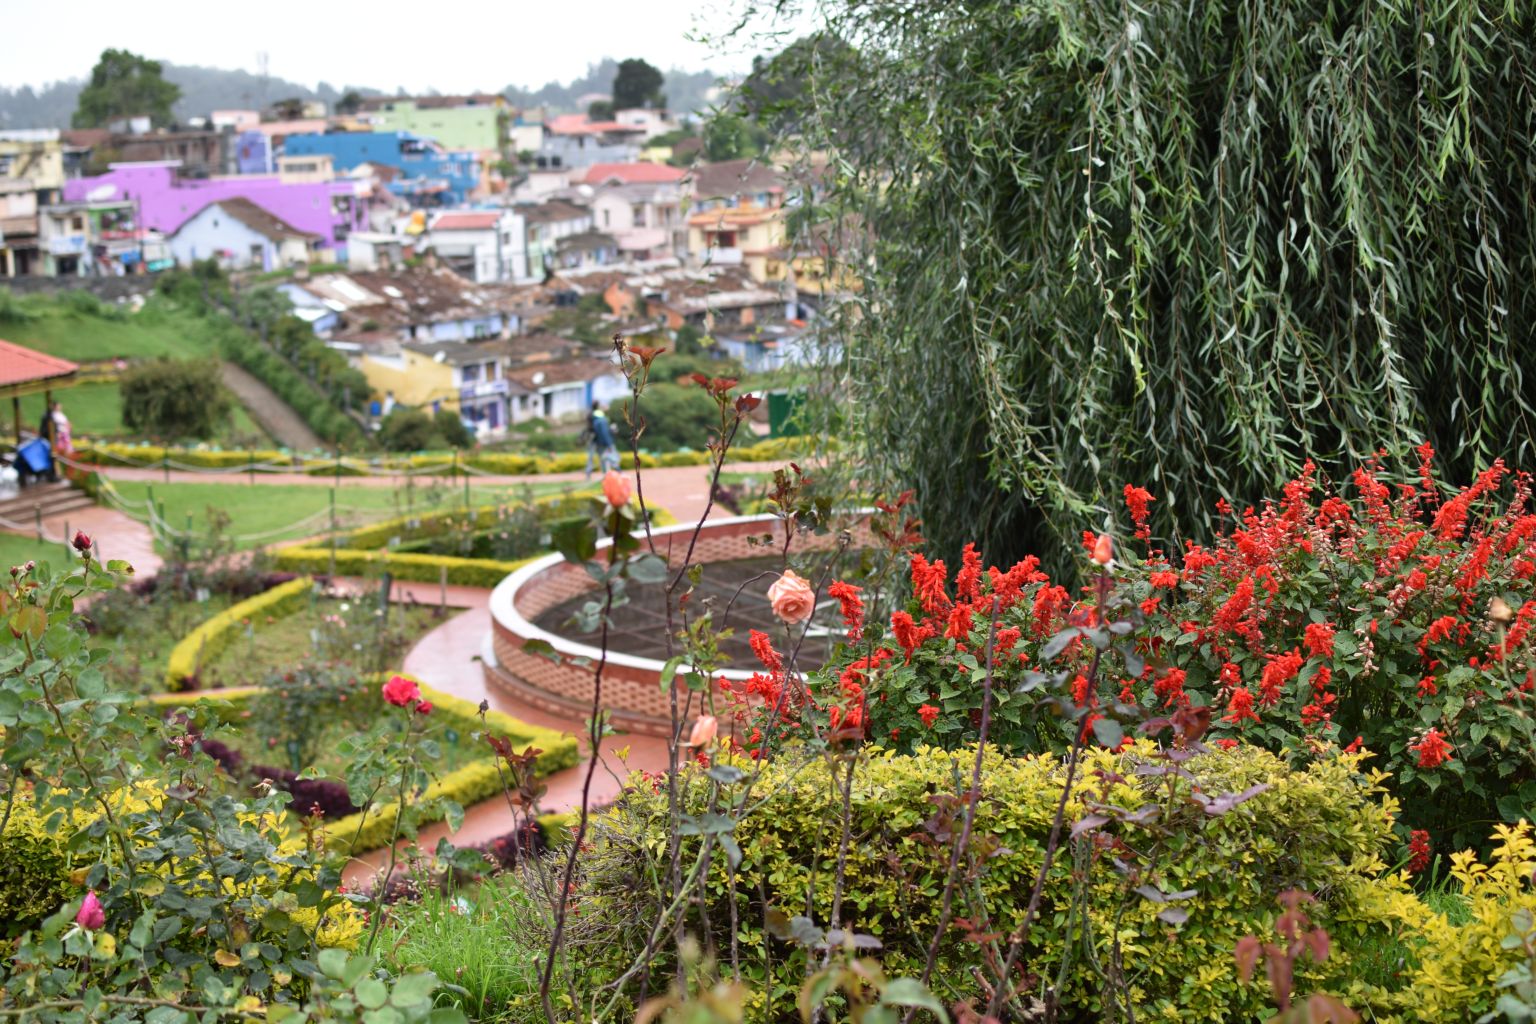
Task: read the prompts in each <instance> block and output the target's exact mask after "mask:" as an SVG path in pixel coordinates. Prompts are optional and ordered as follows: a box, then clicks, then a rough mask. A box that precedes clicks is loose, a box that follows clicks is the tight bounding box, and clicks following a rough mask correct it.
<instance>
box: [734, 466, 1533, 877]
mask: <svg viewBox="0 0 1536 1024" xmlns="http://www.w3.org/2000/svg"><path fill="white" fill-rule="evenodd" d="M1419 452H1420V456H1421V464H1420V466H1419V467H1418V471H1417V473H1416V474H1415V475H1414V479H1412V480H1411V481H1407V482H1397V483H1392V482H1390V481H1388V480H1387V479H1386V478H1385V473H1384V471H1383V469H1382V467H1381V466H1379V465H1377V464H1375V463H1370V464H1367V465H1365V466H1362V467H1361V468H1360V469H1358V470H1356V471H1355V473H1354V474H1353V476H1352V479H1351V486H1350V488H1349V489H1348V491H1347V492H1346V493H1343V494H1341V493H1337V492H1335V491H1333V490H1331V489H1328V488H1326V487H1324V486H1322V485H1321V484H1319V482H1318V481H1317V480H1316V477H1315V471H1314V469H1313V467H1312V466H1311V464H1310V463H1309V464H1308V465H1307V466H1306V467H1305V468H1304V470H1303V471H1302V473H1301V474H1300V475H1299V476H1298V477H1296V478H1295V479H1294V480H1292V481H1290V482H1289V483H1287V484H1286V485H1285V488H1284V491H1283V495H1282V497H1281V499H1280V500H1279V501H1278V502H1268V503H1265V504H1264V505H1263V506H1261V507H1259V508H1250V509H1246V510H1244V511H1243V512H1241V513H1240V514H1239V513H1235V512H1234V510H1233V509H1232V508H1231V507H1230V506H1228V505H1227V504H1226V503H1225V502H1221V503H1219V504H1218V509H1219V511H1220V513H1221V514H1222V516H1223V517H1225V518H1226V520H1227V521H1228V522H1230V524H1231V525H1230V527H1229V528H1228V529H1227V530H1226V531H1225V532H1223V533H1222V534H1221V535H1220V536H1219V537H1217V538H1216V539H1215V541H1214V542H1213V543H1211V544H1195V543H1189V544H1187V545H1185V547H1184V549H1183V550H1182V551H1180V552H1178V553H1177V555H1174V554H1171V553H1168V552H1164V551H1162V550H1160V549H1159V548H1157V547H1156V546H1155V545H1154V544H1153V543H1152V541H1151V538H1150V532H1149V530H1148V528H1147V516H1148V511H1149V508H1148V506H1149V504H1150V503H1151V502H1153V501H1155V500H1156V499H1155V497H1154V496H1153V495H1151V494H1150V493H1149V492H1147V491H1146V490H1144V489H1142V488H1139V487H1131V486H1128V487H1126V489H1125V498H1126V505H1127V511H1128V514H1129V518H1130V523H1131V527H1132V529H1131V531H1130V532H1131V533H1132V535H1133V536H1134V537H1135V538H1136V543H1135V545H1134V547H1136V548H1137V549H1139V550H1138V551H1134V552H1133V551H1132V550H1131V548H1132V545H1131V544H1128V543H1122V544H1119V545H1116V546H1115V550H1114V552H1113V557H1114V561H1113V562H1112V563H1110V569H1111V575H1112V577H1113V580H1114V595H1115V599H1116V600H1118V601H1119V602H1120V603H1121V604H1122V605H1130V606H1134V609H1133V610H1134V615H1132V616H1130V618H1131V619H1133V620H1136V621H1139V622H1140V623H1141V624H1140V625H1139V626H1136V627H1132V626H1130V625H1129V624H1127V625H1125V626H1123V627H1122V630H1123V631H1122V632H1121V633H1119V634H1117V635H1116V636H1114V637H1112V638H1109V641H1107V642H1113V643H1114V644H1115V645H1116V646H1118V647H1120V648H1122V653H1124V654H1125V655H1126V656H1125V658H1124V659H1123V661H1122V660H1120V659H1105V669H1106V670H1105V671H1103V672H1101V673H1100V674H1099V676H1098V678H1099V680H1100V682H1099V685H1098V686H1097V688H1096V689H1093V688H1091V687H1090V685H1089V682H1088V680H1089V678H1090V676H1091V673H1090V672H1089V671H1088V669H1089V667H1090V665H1091V664H1092V663H1093V662H1094V660H1095V657H1096V656H1097V655H1098V654H1099V653H1100V647H1099V646H1098V644H1096V643H1095V642H1093V638H1089V637H1085V636H1084V635H1081V634H1076V635H1074V634H1073V633H1072V632H1071V631H1072V630H1073V629H1081V628H1082V627H1083V626H1085V625H1086V624H1088V623H1089V622H1090V620H1091V618H1092V614H1093V613H1092V611H1091V609H1092V607H1093V605H1094V603H1095V602H1094V600H1093V599H1092V598H1091V597H1088V596H1086V595H1084V594H1082V593H1074V592H1073V590H1071V589H1069V588H1068V587H1067V586H1064V585H1063V584H1062V583H1061V582H1058V581H1054V580H1052V579H1050V578H1049V577H1048V576H1047V575H1046V574H1045V573H1044V572H1042V571H1041V570H1040V568H1039V563H1038V561H1037V560H1035V559H1034V558H1027V559H1025V560H1023V561H1021V562H1019V563H1018V564H1016V565H1014V566H1012V567H1011V568H1008V569H1006V570H1003V569H999V568H996V567H992V568H984V567H983V561H982V558H981V555H980V553H978V552H977V551H976V550H975V548H974V547H969V546H968V547H967V548H966V550H965V554H964V560H963V562H962V564H961V565H960V567H959V568H958V570H957V571H955V572H954V573H953V574H951V572H950V570H949V568H948V567H947V566H945V565H944V563H943V562H941V561H933V562H930V561H928V560H927V559H926V558H924V557H923V556H922V555H921V554H917V555H914V556H913V557H912V560H911V571H910V585H911V589H910V597H909V599H908V600H907V602H906V605H905V607H902V608H898V609H897V610H896V611H895V612H894V613H893V614H892V615H891V616H890V620H889V624H888V629H887V630H885V631H884V632H883V634H882V632H881V631H878V630H872V629H866V630H864V635H863V637H862V639H861V640H860V641H858V642H854V641H853V639H852V637H853V636H856V635H858V633H857V631H854V632H852V633H851V634H850V642H849V643H848V644H847V645H846V646H845V647H844V649H843V653H842V655H841V657H839V658H837V659H834V661H833V663H832V664H831V665H829V666H828V668H827V669H826V670H825V671H824V672H823V673H821V674H819V675H818V676H817V677H815V678H813V679H812V680H811V684H810V688H809V692H808V698H809V699H810V700H811V702H812V703H814V704H815V705H817V706H819V707H821V708H830V709H831V710H830V712H829V714H833V715H838V716H839V717H841V718H842V720H843V721H844V722H845V723H846V722H847V719H848V716H849V715H853V716H855V718H856V719H857V722H858V726H859V728H860V729H861V730H862V731H863V732H864V734H865V735H867V736H868V737H870V738H871V739H873V740H875V741H877V742H881V743H884V744H888V745H891V746H894V747H896V748H897V749H901V750H910V749H912V748H913V747H914V746H915V745H917V744H920V743H940V744H943V745H946V746H954V745H958V744H962V743H966V742H969V741H971V740H973V739H974V738H975V736H976V735H977V726H978V724H979V715H980V707H981V703H982V697H983V685H982V684H983V682H984V680H985V679H986V678H987V677H988V673H989V671H990V673H991V677H992V678H993V680H994V683H995V685H994V686H993V699H994V705H995V706H994V708H993V710H992V714H993V723H992V729H991V735H990V740H991V742H996V743H998V744H1000V745H1001V746H1002V747H1003V748H1004V749H1008V750H1013V751H1020V752H1026V751H1040V750H1050V749H1060V748H1061V747H1062V745H1063V744H1064V743H1067V742H1070V740H1071V739H1072V730H1071V729H1070V728H1068V727H1063V725H1062V724H1060V723H1061V722H1062V721H1064V720H1065V719H1064V717H1063V718H1061V719H1058V717H1057V716H1055V715H1053V714H1051V713H1050V712H1051V709H1052V708H1053V707H1055V708H1058V709H1059V708H1060V707H1063V706H1064V705H1065V703H1066V702H1068V701H1070V702H1072V703H1073V704H1075V705H1077V706H1078V707H1080V708H1081V707H1090V708H1092V709H1093V714H1094V715H1098V714H1103V715H1106V716H1111V717H1113V716H1118V717H1122V718H1134V717H1136V716H1138V715H1140V716H1146V715H1157V714H1166V713H1169V712H1171V711H1173V710H1176V709H1178V708H1181V707H1200V706H1208V707H1210V708H1211V709H1212V719H1213V720H1212V723H1211V731H1210V736H1209V737H1208V740H1213V741H1214V742H1215V743H1218V744H1221V745H1231V744H1233V743H1236V742H1248V743H1255V744H1259V745H1262V746H1265V747H1267V748H1269V749H1272V750H1289V751H1292V752H1293V753H1294V754H1295V755H1297V756H1300V755H1301V754H1303V753H1306V752H1321V751H1325V750H1329V749H1334V748H1341V747H1342V748H1348V749H1351V750H1356V749H1360V748H1362V747H1363V748H1365V749H1368V750H1370V751H1371V752H1372V753H1373V754H1375V755H1376V756H1377V757H1379V758H1381V764H1382V765H1383V766H1385V767H1386V768H1388V769H1389V770H1390V772H1391V774H1392V775H1393V777H1394V779H1395V787H1396V789H1397V792H1398V793H1399V795H1400V796H1401V797H1402V799H1403V802H1404V804H1405V806H1407V807H1408V808H1409V809H1410V810H1409V812H1408V814H1407V815H1406V818H1407V822H1408V824H1410V825H1411V826H1413V827H1414V828H1416V829H1418V830H1420V831H1422V832H1424V833H1425V834H1424V835H1422V836H1416V837H1414V839H1413V846H1412V849H1411V856H1412V857H1413V860H1414V863H1415V864H1416V865H1419V866H1423V865H1426V864H1427V863H1428V859H1429V857H1428V850H1429V849H1430V848H1431V846H1432V845H1439V846H1441V847H1442V848H1447V847H1449V848H1455V847H1460V846H1463V845H1466V844H1468V843H1474V842H1478V841H1480V840H1481V839H1482V838H1483V837H1484V836H1485V835H1486V822H1488V821H1489V820H1499V819H1502V820H1505V821H1515V820H1517V819H1518V818H1519V816H1520V815H1521V813H1522V812H1527V813H1528V809H1529V808H1531V807H1533V806H1536V731H1533V725H1532V719H1531V712H1532V710H1533V690H1536V646H1533V643H1532V641H1533V639H1536V638H1533V637H1532V635H1531V630H1532V627H1533V626H1536V509H1533V508H1532V502H1531V480H1530V478H1529V477H1528V476H1526V475H1525V474H1518V473H1511V472H1510V471H1509V470H1508V469H1507V468H1506V467H1505V466H1504V464H1503V463H1502V462H1497V463H1495V464H1494V465H1493V466H1492V467H1491V468H1489V469H1488V470H1487V471H1486V472H1484V473H1483V474H1481V475H1480V476H1479V477H1478V479H1477V480H1476V481H1474V482H1473V483H1472V484H1471V485H1470V486H1469V487H1467V488H1466V489H1464V490H1462V491H1459V492H1454V493H1449V492H1446V491H1444V490H1443V489H1442V488H1441V486H1440V485H1439V484H1438V483H1437V482H1436V481H1435V479H1434V475H1433V472H1432V463H1433V452H1432V451H1431V450H1430V449H1429V448H1428V447H1427V446H1425V447H1422V448H1420V449H1419ZM1084 543H1085V553H1090V552H1091V553H1093V554H1095V555H1100V556H1102V555H1104V554H1107V553H1108V552H1107V550H1106V549H1104V548H1103V546H1102V540H1101V538H1096V537H1091V536H1088V535H1085V538H1084ZM1095 560H1096V561H1098V560H1101V559H1099V558H1096V559H1095ZM994 611H995V616H996V622H995V624H994V622H993V616H994ZM1120 617H1122V618H1125V617H1126V616H1124V615H1122V616H1120ZM1063 631H1066V632H1063ZM754 649H758V648H757V647H755V648H754ZM759 655H760V657H762V658H763V660H764V665H765V668H766V670H767V671H766V672H765V673H764V675H763V677H762V680H761V681H760V682H759V683H758V684H757V685H756V689H757V691H758V692H760V693H762V694H765V695H771V694H772V693H774V692H777V690H776V689H775V686H776V685H779V684H775V683H774V679H775V668H774V665H775V662H774V657H775V656H774V655H773V653H772V651H771V648H770V646H769V645H767V644H766V638H765V642H764V645H763V646H762V648H761V649H760V650H759ZM1043 661H1051V662H1052V665H1051V667H1052V668H1053V669H1055V670H1058V671H1056V672H1054V673H1053V674H1052V675H1049V676H1047V675H1043V674H1041V673H1040V672H1039V671H1037V667H1039V665H1040V663H1041V662H1043ZM989 664H990V669H989ZM1123 666H1129V667H1128V668H1127V667H1123ZM1062 667H1065V671H1064V672H1062V671H1059V670H1060V669H1061V668H1062ZM1137 670H1139V671H1137ZM1042 695H1043V696H1042ZM788 717H790V719H791V720H793V719H794V715H793V714H791V715H789V716H788ZM1094 720H1095V719H1094V718H1093V716H1092V715H1091V716H1090V722H1091V721H1094ZM1102 738H1104V739H1107V740H1108V741H1109V742H1118V741H1119V736H1118V730H1113V729H1109V730H1104V736H1103V737H1102ZM1401 839H1402V841H1403V842H1404V844H1405V847H1404V850H1403V855H1404V857H1405V858H1406V857H1408V856H1410V852H1409V850H1408V848H1407V846H1406V844H1407V843H1408V842H1409V840H1410V837H1409V835H1408V832H1407V830H1406V829H1405V830H1404V831H1403V833H1402V835H1401Z"/></svg>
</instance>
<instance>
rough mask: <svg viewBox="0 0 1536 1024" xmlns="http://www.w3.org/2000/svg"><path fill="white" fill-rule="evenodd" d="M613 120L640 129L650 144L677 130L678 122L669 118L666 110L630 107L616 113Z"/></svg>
mask: <svg viewBox="0 0 1536 1024" xmlns="http://www.w3.org/2000/svg"><path fill="white" fill-rule="evenodd" d="M613 119H614V120H615V121H617V122H618V123H619V124H622V125H624V126H625V127H628V128H639V129H641V130H642V131H644V132H645V141H646V142H650V141H651V140H652V139H654V138H655V137H656V136H658V135H665V134H667V133H668V132H671V131H676V130H677V122H676V121H673V120H671V119H670V118H668V117H667V112H666V111H665V110H647V109H646V108H644V107H630V108H628V109H625V110H616V111H614V113H613Z"/></svg>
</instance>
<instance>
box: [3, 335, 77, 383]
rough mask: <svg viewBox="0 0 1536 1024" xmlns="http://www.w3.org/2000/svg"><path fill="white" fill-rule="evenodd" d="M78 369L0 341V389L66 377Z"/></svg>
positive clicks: (64, 360)
mask: <svg viewBox="0 0 1536 1024" xmlns="http://www.w3.org/2000/svg"><path fill="white" fill-rule="evenodd" d="M78 369H80V367H79V366H77V365H75V364H74V363H72V362H70V361H69V360H68V359H60V358H58V357H57V356H50V355H48V354H46V353H43V352H38V351H36V350H35V349H30V348H25V347H23V346H21V345H13V344H11V343H10V342H9V341H0V387H9V386H11V385H13V384H29V383H31V382H32V381H38V380H51V379H53V378H55V377H67V376H69V375H70V374H72V373H74V372H75V371H76V370H78Z"/></svg>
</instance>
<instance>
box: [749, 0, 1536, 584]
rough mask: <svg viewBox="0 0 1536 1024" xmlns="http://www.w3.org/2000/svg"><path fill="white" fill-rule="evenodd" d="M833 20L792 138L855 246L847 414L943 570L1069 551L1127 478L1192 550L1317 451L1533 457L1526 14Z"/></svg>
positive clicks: (1189, 11)
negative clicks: (979, 559) (1226, 511)
mask: <svg viewBox="0 0 1536 1024" xmlns="http://www.w3.org/2000/svg"><path fill="white" fill-rule="evenodd" d="M772 6H773V7H775V8H777V9H778V10H780V11H781V12H784V11H785V9H786V8H787V7H792V6H795V3H794V0H790V2H789V3H777V4H774V5H772ZM824 8H825V9H826V10H827V12H828V13H827V15H826V18H827V23H826V25H825V31H826V32H827V33H829V34H831V35H834V36H836V37H838V38H841V39H845V40H849V41H850V42H851V43H853V44H854V45H853V48H851V49H848V50H841V49H838V48H836V47H820V48H801V51H800V52H801V53H802V54H803V55H804V59H805V63H806V66H805V67H804V68H803V69H801V80H803V81H805V82H806V83H807V85H808V88H806V89H805V91H804V92H803V93H802V94H801V97H800V99H799V101H798V102H799V103H801V104H802V106H803V108H804V109H803V111H802V113H803V115H804V116H799V117H795V118H794V122H795V123H796V124H797V125H798V126H799V128H800V130H801V132H802V133H803V134H802V136H801V143H802V145H803V147H804V149H805V151H806V152H811V151H816V150H821V151H829V152H831V153H832V155H833V159H832V163H831V170H830V171H829V173H827V174H825V175H824V176H823V179H822V180H823V182H824V183H825V185H826V189H827V192H826V197H825V206H824V209H823V212H824V213H825V214H826V218H827V220H828V221H829V222H832V223H838V224H844V225H846V224H849V223H854V224H858V225H860V227H861V230H860V231H859V232H857V234H856V235H854V236H853V237H851V238H849V239H847V242H848V243H849V245H848V247H846V248H845V249H844V250H843V251H844V255H845V257H847V262H848V265H849V266H850V267H852V268H855V269H856V270H857V272H858V273H859V275H860V277H861V279H862V282H863V285H864V287H863V290H862V292H861V293H860V297H859V300H858V303H857V306H858V314H859V315H858V316H857V317H850V318H849V323H848V325H847V334H848V337H847V338H846V339H845V344H844V346H843V351H844V353H845V354H846V357H847V371H848V382H847V385H846V387H847V390H850V391H851V392H852V399H853V400H852V401H849V396H848V395H847V394H840V395H839V398H838V404H839V406H840V407H841V410H842V412H844V413H845V414H849V415H851V416H853V417H854V419H855V422H856V423H857V426H858V432H859V435H860V437H861V439H862V448H863V450H862V451H861V452H860V457H861V458H860V465H861V472H862V473H864V474H865V475H866V476H869V477H876V478H878V477H884V478H885V479H886V480H889V481H893V482H897V483H900V484H902V485H904V486H915V487H916V488H917V491H918V497H919V498H920V501H921V504H922V509H923V512H924V519H925V531H924V532H925V534H926V535H927V536H928V537H929V539H930V541H931V543H932V544H933V545H934V546H935V547H936V550H937V551H938V552H939V553H941V554H945V555H948V556H950V557H954V556H955V555H957V554H958V551H959V548H960V546H961V544H962V543H963V541H964V540H967V539H974V540H977V541H978V542H979V543H981V544H982V545H983V546H984V547H985V549H986V550H987V551H988V552H989V553H994V554H995V556H996V557H998V558H999V559H1003V558H1011V557H1015V556H1018V555H1021V554H1023V553H1025V552H1028V551H1045V550H1064V548H1063V547H1062V545H1061V544H1060V543H1059V541H1061V540H1062V539H1064V538H1066V537H1070V536H1072V535H1074V534H1075V533H1076V531H1078V530H1080V529H1082V528H1083V526H1084V525H1085V524H1084V519H1085V518H1086V517H1088V516H1089V515H1090V514H1091V513H1092V512H1093V511H1094V510H1096V509H1101V508H1105V507H1107V506H1108V505H1109V500H1108V499H1109V498H1110V497H1111V496H1113V495H1114V494H1115V493H1117V492H1118V489H1119V488H1120V487H1121V486H1122V485H1123V484H1124V483H1126V482H1127V481H1132V482H1137V483H1140V484H1145V485H1146V486H1149V487H1152V488H1153V489H1154V490H1156V491H1157V492H1158V493H1160V494H1161V495H1163V497H1164V501H1163V502H1162V504H1161V506H1160V507H1159V510H1158V514H1159V521H1158V522H1157V523H1156V527H1157V532H1158V534H1159V535H1160V536H1166V537H1171V536H1175V535H1193V536H1201V535H1204V534H1208V533H1209V532H1210V529H1209V528H1210V523H1209V521H1208V518H1207V517H1208V516H1209V514H1210V510H1211V508H1212V505H1213V502H1214V500H1215V498H1216V497H1217V496H1218V495H1226V496H1228V497H1229V498H1231V499H1232V500H1234V501H1235V502H1242V503H1245V502H1247V501H1249V500H1256V499H1258V498H1260V497H1262V496H1263V495H1264V494H1265V493H1268V492H1271V491H1272V490H1273V489H1274V487H1275V486H1276V485H1277V484H1278V483H1279V482H1280V481H1281V480H1283V479H1284V478H1285V475H1286V474H1288V473H1290V472H1294V470H1295V469H1296V468H1297V467H1299V466H1300V464H1301V463H1302V461H1303V460H1304V459H1305V458H1307V457H1312V458H1314V459H1317V460H1318V461H1319V463H1320V464H1321V465H1322V466H1323V468H1324V469H1325V471H1333V472H1338V471H1340V470H1342V469H1344V468H1346V467H1347V466H1348V465H1350V464H1352V463H1353V461H1354V460H1356V459H1358V458H1360V457H1362V456H1364V455H1366V454H1368V453H1370V452H1372V451H1374V450H1377V449H1378V448H1387V449H1390V450H1393V451H1394V454H1399V453H1402V454H1406V449H1407V447H1409V446H1410V445H1411V444H1415V443H1418V442H1419V441H1421V440H1426V439H1427V440H1429V441H1431V442H1432V443H1433V444H1434V445H1435V446H1436V448H1437V449H1438V450H1439V451H1440V452H1442V453H1443V457H1444V460H1445V462H1446V463H1447V466H1446V468H1447V471H1448V473H1449V474H1450V475H1452V476H1454V477H1456V478H1462V479H1470V478H1471V477H1472V476H1473V474H1474V473H1475V472H1476V470H1477V469H1478V468H1480V467H1483V466H1486V465H1487V463H1488V462H1489V461H1491V459H1492V458H1493V456H1494V454H1495V453H1503V454H1506V455H1508V454H1512V455H1513V457H1514V460H1515V462H1516V463H1517V464H1524V463H1526V462H1527V461H1528V460H1529V457H1530V455H1531V451H1530V447H1531V443H1532V440H1533V438H1536V415H1533V409H1532V405H1531V402H1530V400H1529V397H1528V396H1527V395H1526V394H1525V389H1524V376H1525V372H1526V369H1527V366H1528V365H1529V363H1530V361H1531V360H1532V358H1533V356H1532V354H1531V351H1530V347H1529V345H1528V343H1527V341H1528V338H1529V334H1530V330H1529V326H1528V325H1529V324H1530V323H1531V322H1532V319H1533V315H1536V274H1533V269H1536V268H1533V262H1536V261H1533V238H1532V230H1531V228H1532V225H1531V214H1530V203H1529V197H1530V196H1531V194H1532V186H1533V165H1536V14H1533V12H1532V10H1531V9H1530V7H1529V6H1528V5H1525V4H1518V3H1507V2H1497V0H1480V2H1478V0H1474V2H1455V0H1425V2H1421V3H1408V2H1406V0H1383V2H1372V3H1338V2H1336V0H1276V2H1270V3H1263V4H1251V3H1238V2H1235V0H1211V2H1208V3H1199V4H1187V3H1183V2H1173V0H1150V2H1147V3H1142V4H1135V5H1125V4H1122V3H1120V2H1119V0H1028V2H1025V3H1017V2H1013V0H1007V2H1004V0H978V2H973V3H967V4H953V5H952V4H918V5H914V4H910V3H906V2H902V0H837V2H834V3H830V4H826V5H824ZM789 57H792V54H786V58H789ZM791 102H794V101H793V100H791ZM859 242H865V243H867V244H863V245H859V244H852V243H859ZM1239 507H1242V506H1241V504H1239ZM1052 541H1056V542H1058V543H1052Z"/></svg>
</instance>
